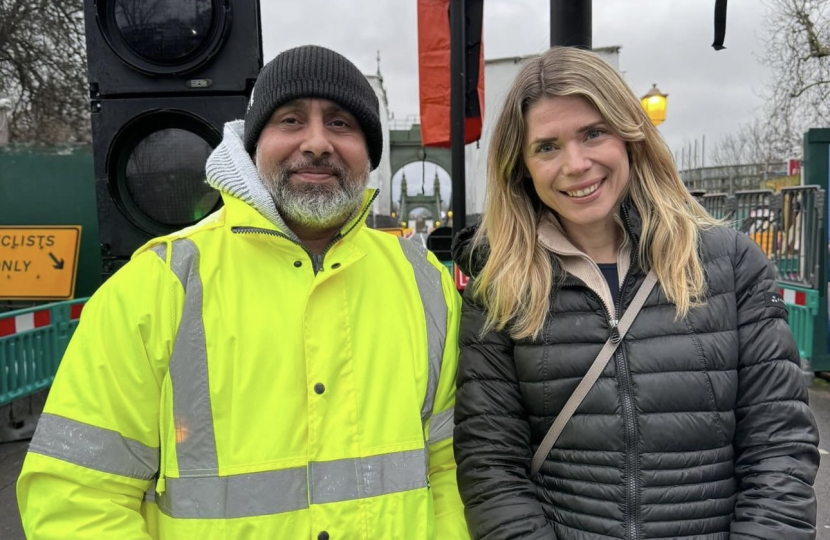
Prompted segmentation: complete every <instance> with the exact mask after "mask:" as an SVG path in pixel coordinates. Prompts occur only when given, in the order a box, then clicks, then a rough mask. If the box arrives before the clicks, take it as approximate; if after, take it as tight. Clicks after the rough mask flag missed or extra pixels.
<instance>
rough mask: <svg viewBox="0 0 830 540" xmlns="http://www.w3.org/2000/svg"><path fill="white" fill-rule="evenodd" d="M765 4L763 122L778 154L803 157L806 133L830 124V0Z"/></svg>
mask: <svg viewBox="0 0 830 540" xmlns="http://www.w3.org/2000/svg"><path fill="white" fill-rule="evenodd" d="M764 3H765V4H766V7H767V13H766V16H765V20H764V29H765V38H766V43H767V47H766V51H765V52H764V54H763V57H762V62H763V63H764V64H765V65H767V66H768V67H769V68H770V72H771V76H770V79H769V82H768V85H767V88H766V91H765V92H764V98H765V101H766V105H765V110H764V112H763V117H762V122H763V125H764V127H765V130H767V131H768V132H770V137H771V144H772V146H773V147H774V148H775V149H776V153H777V154H778V155H780V156H782V157H787V156H793V155H798V154H799V153H800V149H801V148H800V147H801V141H802V136H803V133H804V132H805V131H806V130H807V129H809V128H811V127H824V126H827V125H828V124H830V101H828V97H829V96H830V23H829V22H828V12H830V0H764Z"/></svg>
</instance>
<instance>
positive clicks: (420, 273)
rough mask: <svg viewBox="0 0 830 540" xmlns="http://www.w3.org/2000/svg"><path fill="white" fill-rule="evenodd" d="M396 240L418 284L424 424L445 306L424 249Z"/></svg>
mask: <svg viewBox="0 0 830 540" xmlns="http://www.w3.org/2000/svg"><path fill="white" fill-rule="evenodd" d="M398 240H400V243H401V249H403V253H404V255H406V258H407V260H408V261H409V264H411V265H412V269H413V270H415V283H416V284H417V285H418V293H420V295H421V303H422V304H423V305H424V318H425V320H426V328H427V349H428V351H429V371H428V378H427V392H426V397H425V398H424V405H423V407H422V408H421V421H422V422H423V423H424V424H426V422H427V420H429V417H430V416H431V415H432V408H433V405H434V404H435V394H436V392H437V391H438V378H439V376H440V375H441V363H442V359H443V357H444V343H445V342H446V340H447V304H446V301H445V300H444V291H443V289H442V288H441V273H440V272H439V271H438V269H437V268H435V267H434V266H432V263H430V262H429V260H427V250H426V248H425V247H424V246H422V245H421V244H420V243H418V242H416V241H413V240H409V239H408V238H403V237H401V238H398Z"/></svg>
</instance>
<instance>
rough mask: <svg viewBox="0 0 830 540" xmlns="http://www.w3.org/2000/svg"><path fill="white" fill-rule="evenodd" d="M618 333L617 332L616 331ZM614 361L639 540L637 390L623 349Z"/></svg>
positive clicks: (631, 531)
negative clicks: (635, 392)
mask: <svg viewBox="0 0 830 540" xmlns="http://www.w3.org/2000/svg"><path fill="white" fill-rule="evenodd" d="M626 214H627V213H626V212H625V210H623V219H625V220H626V221H627V217H628V216H627V215H626ZM635 253H636V250H633V249H632V251H631V259H632V260H631V264H630V265H629V267H630V266H632V265H633V264H634V254H635ZM627 277H628V272H626V274H625V276H623V280H622V283H621V284H620V291H619V294H618V296H617V306H616V307H617V311H616V314H617V317H619V313H620V310H621V309H622V299H623V293H624V292H625V288H626V287H625V286H626V278H627ZM615 330H616V329H615ZM614 361H615V362H616V364H617V376H618V377H619V380H620V390H621V400H622V406H623V419H624V420H625V434H626V449H625V473H626V474H625V476H626V508H627V512H626V517H625V520H626V528H627V529H628V538H629V540H637V539H638V538H639V537H640V534H639V527H638V526H637V524H638V523H639V521H640V520H639V519H638V515H639V512H640V505H639V501H638V498H639V497H638V494H639V491H640V490H639V485H638V484H639V477H640V470H639V469H640V467H639V460H638V457H637V456H638V452H639V448H640V433H639V430H638V429H637V421H636V418H635V415H636V410H635V408H634V391H633V390H632V388H631V372H630V370H629V369H628V362H627V361H626V359H625V353H623V351H622V347H618V348H617V350H616V352H615V353H614Z"/></svg>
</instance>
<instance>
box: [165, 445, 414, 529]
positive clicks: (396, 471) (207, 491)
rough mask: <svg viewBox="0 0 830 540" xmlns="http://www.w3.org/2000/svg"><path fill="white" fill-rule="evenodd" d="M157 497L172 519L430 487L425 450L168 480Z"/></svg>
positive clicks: (272, 510)
mask: <svg viewBox="0 0 830 540" xmlns="http://www.w3.org/2000/svg"><path fill="white" fill-rule="evenodd" d="M165 482H166V485H167V490H166V491H165V492H164V493H161V494H158V495H156V502H157V503H158V506H159V509H160V510H161V511H162V512H164V513H165V514H167V515H168V516H170V517H173V518H199V519H232V518H241V517H254V516H265V515H272V514H279V513H282V512H293V511H295V510H302V509H304V508H308V506H309V502H310V503H311V504H326V503H333V502H341V501H351V500H356V499H363V498H366V497H377V496H380V495H388V494H390V493H398V492H401V491H409V490H414V489H422V488H426V487H427V470H426V451H425V450H424V449H420V450H411V451H408V452H395V453H391V454H381V455H378V456H370V457H365V458H356V459H341V460H337V461H325V462H322V461H318V462H312V463H309V465H308V467H307V468H306V467H297V468H293V469H282V470H278V471H266V472H259V473H250V474H239V475H234V476H209V477H204V478H194V477H186V478H167V479H166V480H165Z"/></svg>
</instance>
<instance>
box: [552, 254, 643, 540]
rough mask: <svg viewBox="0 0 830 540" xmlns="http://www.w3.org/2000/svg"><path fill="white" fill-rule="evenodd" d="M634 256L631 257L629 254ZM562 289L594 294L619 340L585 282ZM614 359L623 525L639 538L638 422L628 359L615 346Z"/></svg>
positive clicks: (632, 537) (614, 325)
mask: <svg viewBox="0 0 830 540" xmlns="http://www.w3.org/2000/svg"><path fill="white" fill-rule="evenodd" d="M632 259H633V257H632ZM627 277H628V273H626V275H625V276H623V281H622V285H621V287H620V292H619V296H618V298H617V305H616V308H617V311H616V313H617V314H619V312H620V309H621V304H622V298H623V293H624V291H625V285H626V283H625V281H626V278H627ZM563 288H569V289H570V288H584V289H587V290H588V292H589V293H590V294H592V295H593V296H594V298H596V299H597V300H599V303H600V304H601V305H602V307H603V309H604V310H605V315H606V316H607V317H608V325H609V332H610V337H611V339H612V340H613V339H614V338H615V336H616V337H617V339H619V331H618V330H617V323H618V320H617V319H615V318H613V317H612V315H611V311H610V310H609V309H608V306H607V305H606V304H605V301H604V300H603V299H602V298H600V296H599V295H598V294H597V293H595V292H594V291H593V290H592V289H591V288H590V287H588V286H586V285H584V284H566V285H564V286H563ZM614 362H615V364H616V367H617V378H618V380H619V383H620V394H621V395H620V399H621V401H622V407H623V421H624V422H625V434H626V449H625V477H626V518H625V526H626V530H627V532H628V540H638V539H639V537H640V534H639V527H638V525H637V524H638V523H639V519H638V514H639V502H638V493H639V485H638V484H639V481H638V478H639V462H638V459H637V454H638V448H639V447H640V444H639V438H640V434H639V430H638V429H637V422H636V419H635V414H636V412H635V409H634V396H633V394H634V392H633V390H632V387H631V374H630V372H629V370H628V362H627V361H626V359H625V354H623V352H622V349H621V348H618V349H617V350H616V352H615V353H614Z"/></svg>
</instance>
